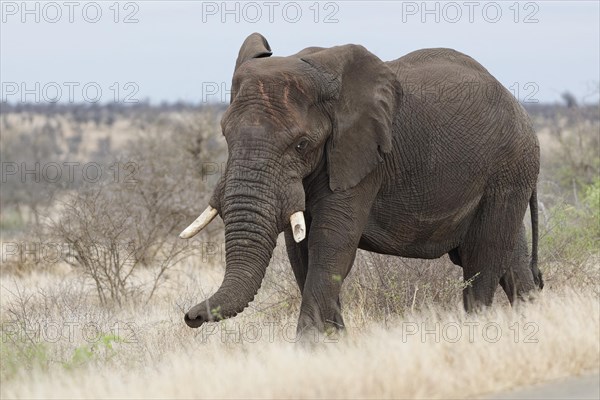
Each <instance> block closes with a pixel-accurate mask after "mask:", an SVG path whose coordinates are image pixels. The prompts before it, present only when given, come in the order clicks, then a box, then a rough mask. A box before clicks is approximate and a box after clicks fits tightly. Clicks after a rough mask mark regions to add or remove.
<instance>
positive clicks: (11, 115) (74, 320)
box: [0, 103, 600, 398]
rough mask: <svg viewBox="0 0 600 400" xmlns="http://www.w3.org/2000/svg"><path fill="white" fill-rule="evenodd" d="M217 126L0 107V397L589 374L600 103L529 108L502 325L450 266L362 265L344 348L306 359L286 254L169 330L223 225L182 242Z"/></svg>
mask: <svg viewBox="0 0 600 400" xmlns="http://www.w3.org/2000/svg"><path fill="white" fill-rule="evenodd" d="M223 111H224V110H223V108H222V107H195V106H190V105H186V104H174V105H167V104H165V105H161V106H151V105H148V104H144V103H142V104H139V105H135V106H131V107H124V106H117V105H106V106H101V105H38V106H30V105H18V106H11V105H5V104H3V105H2V110H1V113H0V128H1V130H2V146H1V153H0V157H1V160H2V190H1V192H0V200H1V202H2V208H1V213H0V228H1V233H2V240H1V241H2V247H1V257H2V264H1V265H2V267H1V270H0V280H1V287H0V303H1V304H0V323H1V328H0V329H1V331H0V334H1V341H0V358H1V368H0V380H1V382H2V384H1V385H0V395H1V397H3V398H9V397H10V398H13V397H17V398H32V397H57V398H65V397H74V398H98V397H185V398H189V397H208V398H215V397H235V398H240V397H248V396H251V397H279V398H281V397H313V398H315V397H317V398H347V397H373V398H398V397H402V398H407V397H427V398H431V397H465V396H480V395H483V394H485V393H488V392H492V391H496V390H501V389H506V388H510V387H514V386H517V385H523V384H529V383H533V382H539V381H543V380H547V379H551V378H557V377H561V376H568V375H572V374H577V373H583V372H586V371H590V370H591V371H594V370H598V369H599V368H600V347H599V343H600V306H599V300H600V289H599V288H600V287H599V283H600V175H599V173H600V155H599V150H600V110H599V108H598V106H576V105H571V106H570V107H566V106H560V105H536V106H535V107H529V108H528V111H529V113H530V115H531V117H532V120H533V122H534V125H535V127H536V131H537V134H538V138H539V141H540V148H541V160H542V166H541V173H540V178H539V185H538V200H539V209H540V216H539V218H540V269H541V270H542V272H543V273H544V279H545V282H546V286H545V288H544V290H543V291H542V293H541V294H540V296H539V298H538V299H536V301H535V302H533V303H532V304H528V305H527V306H524V307H521V308H519V309H516V310H515V309H512V308H510V306H509V305H508V301H507V300H506V297H505V295H504V293H503V292H502V291H501V290H499V291H498V292H497V295H496V300H495V302H496V307H494V308H493V309H491V310H489V311H487V312H485V313H482V314H479V315H467V314H465V313H464V312H463V310H462V295H461V290H462V288H463V287H464V285H468V284H469V282H463V280H462V272H461V270H460V268H459V267H457V266H455V265H454V264H452V263H451V262H450V260H448V259H447V257H444V258H441V259H438V260H412V259H402V258H396V257H387V256H382V255H377V254H371V253H366V252H362V251H359V254H358V257H357V260H356V262H355V265H354V269H353V271H352V272H351V274H350V276H349V278H348V280H347V281H346V283H345V286H344V289H343V293H342V302H343V303H344V305H345V307H344V319H345V321H346V324H347V325H348V335H345V336H344V335H343V336H341V337H340V336H336V335H334V336H323V337H321V338H318V339H319V344H318V345H317V346H315V347H314V348H312V349H304V348H300V347H299V346H296V345H294V342H295V341H296V340H297V338H296V336H295V324H296V318H297V314H298V310H299V305H300V293H299V291H298V289H297V285H296V283H295V281H294V278H293V275H292V272H291V270H290V268H289V265H288V262H287V256H286V253H285V246H284V245H283V241H282V240H280V244H279V245H278V246H277V248H276V250H275V253H274V255H273V259H272V262H271V265H270V267H269V270H268V271H267V277H266V279H265V281H264V282H263V286H262V288H261V290H260V291H259V295H258V296H257V298H256V299H255V301H254V302H253V303H251V305H250V307H249V308H248V309H247V310H246V311H245V312H244V313H243V314H241V315H239V316H238V317H236V318H234V319H231V320H226V321H222V322H219V323H213V324H205V325H204V326H202V328H200V329H198V330H192V329H190V328H188V327H187V326H186V325H185V324H184V322H183V312H184V310H187V309H188V308H189V307H190V306H191V305H193V304H195V303H196V301H197V300H199V299H202V298H205V297H207V296H208V295H209V294H210V293H212V292H213V291H214V290H216V288H217V287H218V286H219V284H220V280H221V278H222V276H223V272H224V265H225V262H224V259H225V254H224V245H223V226H222V224H221V223H220V222H219V223H213V224H211V225H210V228H209V229H208V230H207V231H206V232H203V233H202V234H201V235H199V236H197V237H196V238H194V239H193V240H190V241H183V240H181V239H179V238H178V237H177V235H178V234H179V232H180V231H181V230H182V229H183V228H185V227H186V226H187V225H188V224H189V222H191V221H192V220H193V219H195V217H196V216H197V215H198V213H199V212H200V211H201V210H203V209H204V207H205V205H206V204H207V201H208V198H209V197H210V194H211V191H212V187H213V185H214V184H215V182H216V180H217V179H218V177H219V174H220V172H221V170H222V168H223V165H224V164H223V163H224V162H225V160H226V158H227V154H226V146H225V142H224V139H223V138H222V136H221V134H220V127H219V119H220V115H221V114H222V112H223ZM526 220H527V221H529V216H528V215H527V216H526ZM526 226H527V227H528V228H529V227H530V224H529V222H527V223H526ZM280 239H281V238H280ZM249 371H250V372H251V373H249Z"/></svg>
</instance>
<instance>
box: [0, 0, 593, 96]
mask: <svg viewBox="0 0 600 400" xmlns="http://www.w3.org/2000/svg"><path fill="white" fill-rule="evenodd" d="M1 8H2V21H1V31H0V34H1V35H0V36H1V39H0V44H1V50H0V51H1V61H0V68H1V69H0V79H1V81H2V100H3V101H4V100H6V99H8V100H9V101H11V102H20V101H22V100H25V101H27V102H33V101H36V98H37V101H40V102H45V101H51V100H53V99H55V98H57V97H59V98H60V101H63V102H65V101H68V100H69V99H70V98H72V99H73V100H75V101H82V100H84V101H85V100H87V101H94V100H96V99H98V100H100V101H101V102H112V101H115V99H116V100H117V101H125V100H126V99H131V100H135V99H139V100H142V99H150V100H151V101H152V102H160V101H164V100H167V101H176V100H184V101H190V102H196V103H198V102H202V101H216V102H221V101H222V102H227V101H228V98H227V91H228V90H229V87H230V80H231V74H232V70H233V66H234V64H235V58H236V56H237V52H238V50H239V47H240V45H241V43H242V42H243V40H244V39H245V37H246V36H247V35H248V34H250V33H252V32H255V31H256V32H260V33H262V34H263V35H264V36H265V37H266V38H267V39H268V41H269V43H270V44H271V48H272V49H273V53H274V55H279V56H281V55H288V54H292V53H295V52H297V51H299V50H301V49H302V48H304V47H308V46H324V47H328V46H334V45H339V44H346V43H357V44H362V45H364V46H365V47H366V48H367V49H369V50H370V51H372V52H373V53H374V54H376V55H377V56H378V57H380V58H381V59H383V60H392V59H395V58H398V57H400V56H402V55H404V54H406V53H409V52H411V51H413V50H417V49H421V48H426V47H451V48H454V49H456V50H459V51H462V52H464V53H466V54H468V55H470V56H472V57H473V58H475V59H476V60H478V61H479V62H480V63H482V64H483V65H484V66H485V67H486V68H487V69H488V70H489V71H490V72H491V73H492V74H493V75H494V76H496V77H497V78H498V79H499V80H500V81H501V82H502V83H503V84H504V85H505V86H506V87H508V88H511V90H512V91H513V93H515V95H517V96H518V97H519V99H520V100H521V101H535V100H538V101H541V102H554V101H559V100H560V94H561V93H562V92H564V91H566V90H569V91H571V92H572V93H573V94H574V95H575V96H576V97H577V98H578V99H579V100H586V101H598V82H599V81H600V77H599V70H600V60H599V52H600V50H599V49H600V28H599V19H600V8H599V2H598V1H579V2H577V1H536V2H526V1H524V2H518V3H516V2H515V1H507V2H505V1H498V2H487V1H483V2H475V1H473V2H469V1H457V2H427V3H423V2H422V1H416V2H406V1H404V2H399V1H398V2H392V1H379V2H376V1H370V2H366V1H351V2H350V1H335V2H319V3H316V2H315V1H308V2H300V1H298V2H287V1H264V2H263V1H257V2H250V3H244V2H228V3H227V4H226V5H225V6H224V3H223V2H221V1H217V2H194V1H179V2H177V1H168V2H167V1H135V2H120V3H119V4H118V7H115V5H114V1H108V2H101V1H98V2H96V3H93V2H73V3H72V5H71V4H70V3H67V4H65V2H63V1H57V2H55V3H50V4H47V3H44V2H27V3H26V8H27V10H24V9H23V6H22V2H21V1H2V5H1ZM425 8H426V9H425ZM426 11H429V12H426ZM94 21H95V22H94ZM115 21H117V22H115ZM126 21H127V22H129V23H126ZM115 83H116V84H115ZM36 85H38V86H36ZM36 87H39V89H36ZM84 87H85V93H84ZM23 89H26V90H29V91H30V92H28V93H29V94H27V93H25V92H24V91H23ZM98 90H100V92H101V93H96V92H97V91H98Z"/></svg>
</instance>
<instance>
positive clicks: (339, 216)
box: [297, 198, 370, 341]
mask: <svg viewBox="0 0 600 400" xmlns="http://www.w3.org/2000/svg"><path fill="white" fill-rule="evenodd" d="M369 200H370V199H364V201H356V199H354V201H353V202H349V201H345V200H344V199H341V200H335V199H334V198H331V199H330V201H324V202H322V204H320V205H319V207H318V208H317V210H315V212H313V219H312V224H311V233H310V235H309V236H308V272H307V275H306V280H305V283H304V290H303V292H302V305H301V307H300V317H299V321H298V328H297V331H298V335H301V336H302V337H308V339H305V340H309V341H310V340H313V335H315V336H318V335H319V334H321V335H322V334H323V333H325V332H330V331H338V330H341V329H343V328H344V320H343V318H342V312H341V304H340V300H339V298H340V291H341V289H342V283H343V281H344V279H345V278H346V276H347V275H348V273H349V272H350V269H351V268H352V264H353V263H354V258H355V256H356V250H357V247H358V243H359V241H360V237H361V235H362V232H363V230H364V226H365V224H366V221H367V218H368V215H369V210H370V207H369V206H368V204H370V201H369ZM365 205H367V206H365ZM319 211H321V212H319Z"/></svg>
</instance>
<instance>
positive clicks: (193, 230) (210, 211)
mask: <svg viewBox="0 0 600 400" xmlns="http://www.w3.org/2000/svg"><path fill="white" fill-rule="evenodd" d="M218 213H219V212H218V211H217V210H216V209H214V208H212V207H211V206H208V207H206V210H204V211H202V214H200V216H199V217H198V218H196V220H195V221H194V222H192V224H191V225H190V226H188V227H187V228H185V230H184V231H183V232H181V233H180V234H179V237H180V238H182V239H189V238H191V237H192V236H194V235H196V234H198V232H200V231H201V230H202V229H204V227H205V226H206V225H208V224H209V223H210V221H212V220H213V219H215V217H216V216H217V214H218Z"/></svg>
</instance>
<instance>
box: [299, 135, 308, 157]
mask: <svg viewBox="0 0 600 400" xmlns="http://www.w3.org/2000/svg"><path fill="white" fill-rule="evenodd" d="M307 147H308V139H305V138H302V139H300V140H299V141H298V143H296V151H297V152H298V153H301V152H303V151H304V150H305V149H306V148H307Z"/></svg>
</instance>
